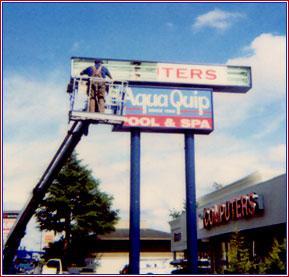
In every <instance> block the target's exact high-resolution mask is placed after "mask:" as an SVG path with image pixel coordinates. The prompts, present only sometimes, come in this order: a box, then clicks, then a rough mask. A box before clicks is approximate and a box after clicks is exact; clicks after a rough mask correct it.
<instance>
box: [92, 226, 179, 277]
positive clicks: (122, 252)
mask: <svg viewBox="0 0 289 277" xmlns="http://www.w3.org/2000/svg"><path fill="white" fill-rule="evenodd" d="M170 237H171V236H170V233H167V232H163V231H158V230H154V229H148V228H141V230H140V252H141V253H140V273H143V274H145V273H155V274H169V273H170V272H171V271H172V270H173V267H172V266H170V262H171V260H172V254H171V245H170V244H171V240H170ZM99 238H100V240H99V241H98V243H97V246H96V248H95V252H96V257H97V262H98V266H97V267H96V273H97V274H119V273H120V270H121V269H123V268H124V266H125V265H127V264H128V263H129V229H128V228H117V229H116V230H115V231H114V232H112V233H110V234H106V235H103V236H100V237H99Z"/></svg>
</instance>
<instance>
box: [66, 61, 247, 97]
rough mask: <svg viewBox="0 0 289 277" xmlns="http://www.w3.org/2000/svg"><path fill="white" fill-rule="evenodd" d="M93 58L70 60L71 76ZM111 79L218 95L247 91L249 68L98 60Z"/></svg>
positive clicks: (88, 64)
mask: <svg viewBox="0 0 289 277" xmlns="http://www.w3.org/2000/svg"><path fill="white" fill-rule="evenodd" d="M94 60H95V59H93V58H76V57H73V58H72V59H71V77H79V76H80V72H81V71H82V70H83V69H85V68H87V67H89V66H92V65H94ZM98 60H101V61H102V62H103V66H105V67H106V68H107V69H108V70H109V71H110V73H111V75H112V77H113V79H114V80H118V81H128V82H129V83H130V84H134V85H138V84H140V85H142V86H143V85H154V86H178V87H179V86H183V87H198V88H212V89H213V90H214V91H220V92H247V91H248V90H249V89H250V88H251V87H252V84H251V68H250V67H246V66H230V65H197V64H196V65H193V64H176V63H160V62H148V61H127V60H110V59H99V58H98Z"/></svg>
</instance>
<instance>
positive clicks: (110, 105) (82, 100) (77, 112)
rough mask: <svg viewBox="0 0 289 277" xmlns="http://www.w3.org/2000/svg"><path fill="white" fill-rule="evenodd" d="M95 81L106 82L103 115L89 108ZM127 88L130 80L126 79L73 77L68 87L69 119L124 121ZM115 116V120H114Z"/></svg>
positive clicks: (113, 122) (110, 122)
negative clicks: (90, 110)
mask: <svg viewBox="0 0 289 277" xmlns="http://www.w3.org/2000/svg"><path fill="white" fill-rule="evenodd" d="M95 82H96V83H101V84H104V85H105V88H106V95H105V112H104V113H103V114H102V115H101V116H98V115H96V113H94V112H89V110H88V107H89V101H90V95H91V93H92V91H91V90H92V86H91V84H92V83H95ZM127 88H128V82H126V81H116V80H107V79H102V78H96V77H77V78H72V79H71V81H70V84H69V89H68V92H69V93H70V111H69V120H88V119H91V120H92V121H100V122H101V123H108V124H121V123H123V121H124V118H122V116H123V109H124V104H125V96H126V91H127ZM103 115H107V116H103ZM116 117H117V119H116ZM113 118H114V119H115V121H113V120H112V119H113ZM105 119H108V120H105ZM111 120H112V121H111Z"/></svg>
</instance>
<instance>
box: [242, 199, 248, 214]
mask: <svg viewBox="0 0 289 277" xmlns="http://www.w3.org/2000/svg"><path fill="white" fill-rule="evenodd" d="M241 207H242V208H241V211H242V216H243V217H245V216H247V215H248V197H247V196H246V195H245V196H243V195H242V196H241Z"/></svg>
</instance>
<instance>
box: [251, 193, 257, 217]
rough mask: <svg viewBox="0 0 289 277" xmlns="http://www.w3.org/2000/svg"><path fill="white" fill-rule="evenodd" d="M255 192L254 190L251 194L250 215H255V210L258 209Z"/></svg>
mask: <svg viewBox="0 0 289 277" xmlns="http://www.w3.org/2000/svg"><path fill="white" fill-rule="evenodd" d="M254 196H255V194H254V193H253V192H252V193H250V194H249V207H250V208H249V212H250V216H254V215H255V211H256V206H257V204H256V202H255V197H254Z"/></svg>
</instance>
